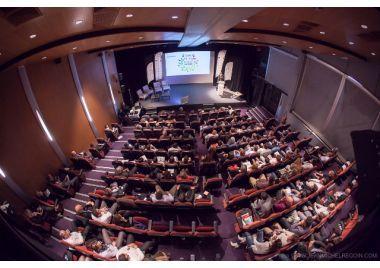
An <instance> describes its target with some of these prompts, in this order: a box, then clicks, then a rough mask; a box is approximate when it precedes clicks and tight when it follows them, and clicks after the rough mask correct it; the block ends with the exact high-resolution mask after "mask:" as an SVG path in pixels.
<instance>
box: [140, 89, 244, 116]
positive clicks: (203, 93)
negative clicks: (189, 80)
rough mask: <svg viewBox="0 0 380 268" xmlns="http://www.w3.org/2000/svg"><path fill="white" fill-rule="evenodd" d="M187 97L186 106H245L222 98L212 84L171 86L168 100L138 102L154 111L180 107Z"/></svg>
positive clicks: (241, 100)
mask: <svg viewBox="0 0 380 268" xmlns="http://www.w3.org/2000/svg"><path fill="white" fill-rule="evenodd" d="M186 96H189V102H188V104H206V105H207V104H210V105H214V104H218V103H220V104H225V105H227V104H245V103H246V101H245V100H243V99H233V98H223V97H220V96H219V95H218V94H217V92H216V87H215V86H213V85H212V84H185V85H171V91H170V99H169V98H163V99H160V100H159V101H153V100H151V99H148V100H145V101H140V103H141V105H142V106H143V107H144V108H145V109H147V110H150V109H156V108H159V107H163V106H175V105H181V98H183V97H186Z"/></svg>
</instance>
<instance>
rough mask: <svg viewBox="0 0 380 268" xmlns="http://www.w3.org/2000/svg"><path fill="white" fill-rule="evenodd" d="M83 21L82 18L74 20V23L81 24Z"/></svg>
mask: <svg viewBox="0 0 380 268" xmlns="http://www.w3.org/2000/svg"><path fill="white" fill-rule="evenodd" d="M83 22H84V20H76V21H75V24H76V25H78V24H82V23H83Z"/></svg>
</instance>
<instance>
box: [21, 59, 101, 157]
mask: <svg viewBox="0 0 380 268" xmlns="http://www.w3.org/2000/svg"><path fill="white" fill-rule="evenodd" d="M26 69H27V73H28V77H29V81H30V83H31V85H32V89H33V92H34V95H35V97H36V100H37V103H38V106H39V107H40V110H41V112H42V114H43V116H44V119H45V121H46V124H47V125H48V127H49V129H50V131H51V132H52V134H53V135H54V137H55V138H56V140H57V142H58V144H59V146H60V147H61V149H62V151H63V152H64V153H65V155H66V156H69V155H70V152H71V151H72V150H75V151H77V152H79V151H83V150H87V149H88V147H89V144H90V143H91V142H94V141H95V136H94V134H93V132H92V130H91V127H90V124H89V123H88V120H87V118H86V115H85V113H84V110H83V107H82V104H81V102H80V99H79V95H78V93H77V90H76V88H75V84H74V80H73V78H72V74H71V70H70V66H69V61H68V59H67V58H62V62H61V63H59V64H56V63H54V62H52V61H48V62H42V63H36V64H32V65H28V66H26Z"/></svg>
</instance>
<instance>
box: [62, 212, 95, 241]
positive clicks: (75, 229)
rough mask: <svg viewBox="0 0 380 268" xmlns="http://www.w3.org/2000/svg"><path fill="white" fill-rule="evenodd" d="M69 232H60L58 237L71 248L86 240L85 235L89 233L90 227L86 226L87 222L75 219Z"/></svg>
mask: <svg viewBox="0 0 380 268" xmlns="http://www.w3.org/2000/svg"><path fill="white" fill-rule="evenodd" d="M71 230H72V231H69V230H60V231H59V236H60V237H61V239H62V240H63V241H65V242H66V243H69V244H70V245H73V246H79V245H82V244H83V243H84V241H85V240H86V237H87V234H88V233H89V231H90V225H88V221H82V220H79V219H75V220H74V221H72V228H71Z"/></svg>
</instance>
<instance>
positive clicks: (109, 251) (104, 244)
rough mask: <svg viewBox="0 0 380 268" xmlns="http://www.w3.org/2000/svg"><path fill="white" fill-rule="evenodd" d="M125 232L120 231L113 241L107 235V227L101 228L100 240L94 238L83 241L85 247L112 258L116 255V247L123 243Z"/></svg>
mask: <svg viewBox="0 0 380 268" xmlns="http://www.w3.org/2000/svg"><path fill="white" fill-rule="evenodd" d="M124 237H125V233H124V232H123V231H120V232H119V234H118V236H117V239H116V240H115V241H113V240H111V238H110V236H109V231H108V230H107V229H104V228H103V229H102V240H98V239H96V238H93V239H90V240H87V241H86V242H85V246H86V248H88V249H89V250H92V251H94V252H96V253H97V254H99V255H100V256H102V257H104V258H107V259H112V258H114V257H116V254H117V251H118V249H119V248H120V247H121V245H122V244H123V241H124Z"/></svg>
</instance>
